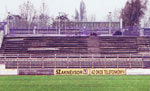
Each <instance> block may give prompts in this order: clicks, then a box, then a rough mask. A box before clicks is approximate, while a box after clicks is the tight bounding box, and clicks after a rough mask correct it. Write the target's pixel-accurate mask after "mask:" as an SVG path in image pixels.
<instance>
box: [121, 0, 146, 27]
mask: <svg viewBox="0 0 150 91" xmlns="http://www.w3.org/2000/svg"><path fill="white" fill-rule="evenodd" d="M146 8H147V0H130V1H127V3H126V5H125V7H124V8H123V9H122V13H121V17H122V19H123V25H124V26H135V25H139V23H140V19H141V17H142V16H143V15H144V14H145V13H144V11H145V10H146Z"/></svg>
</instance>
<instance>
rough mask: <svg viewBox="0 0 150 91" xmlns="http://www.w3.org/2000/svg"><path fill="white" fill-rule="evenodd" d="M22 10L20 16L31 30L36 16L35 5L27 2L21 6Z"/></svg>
mask: <svg viewBox="0 0 150 91" xmlns="http://www.w3.org/2000/svg"><path fill="white" fill-rule="evenodd" d="M19 7H20V8H19V9H20V15H21V16H22V18H23V19H24V21H25V22H27V27H28V28H30V27H31V26H32V25H33V23H34V21H35V20H34V19H35V18H36V17H37V16H36V10H35V8H34V6H33V4H32V3H31V2H30V1H27V2H25V3H23V4H22V5H20V6H19Z"/></svg>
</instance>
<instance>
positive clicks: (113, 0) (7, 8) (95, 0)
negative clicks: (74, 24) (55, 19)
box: [0, 0, 127, 20]
mask: <svg viewBox="0 0 150 91" xmlns="http://www.w3.org/2000/svg"><path fill="white" fill-rule="evenodd" d="M26 1H27V0H0V20H1V19H2V17H4V16H6V15H7V12H11V13H12V14H17V13H18V12H19V8H18V7H19V5H21V4H23V3H24V2H26ZM29 1H31V2H32V3H33V4H34V6H35V7H36V9H39V8H40V6H41V4H42V2H43V1H44V2H45V3H46V5H47V6H48V11H49V15H50V16H56V15H58V12H66V13H67V14H69V17H71V16H72V15H74V14H75V9H78V10H79V6H80V1H81V0H29ZM83 1H84V2H85V4H86V11H87V15H88V16H90V15H96V19H97V20H103V19H104V18H105V17H106V15H107V14H108V12H113V11H114V10H118V9H121V8H123V7H124V5H125V3H126V1H127V0H83Z"/></svg>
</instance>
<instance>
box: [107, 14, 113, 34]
mask: <svg viewBox="0 0 150 91" xmlns="http://www.w3.org/2000/svg"><path fill="white" fill-rule="evenodd" d="M108 19H109V34H111V23H112V16H111V12H109V15H108Z"/></svg>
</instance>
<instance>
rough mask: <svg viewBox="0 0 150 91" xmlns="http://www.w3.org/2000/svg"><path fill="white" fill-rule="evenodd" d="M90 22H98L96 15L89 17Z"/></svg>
mask: <svg viewBox="0 0 150 91" xmlns="http://www.w3.org/2000/svg"><path fill="white" fill-rule="evenodd" d="M88 21H90V22H94V21H96V16H95V15H90V16H89V17H88Z"/></svg>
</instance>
